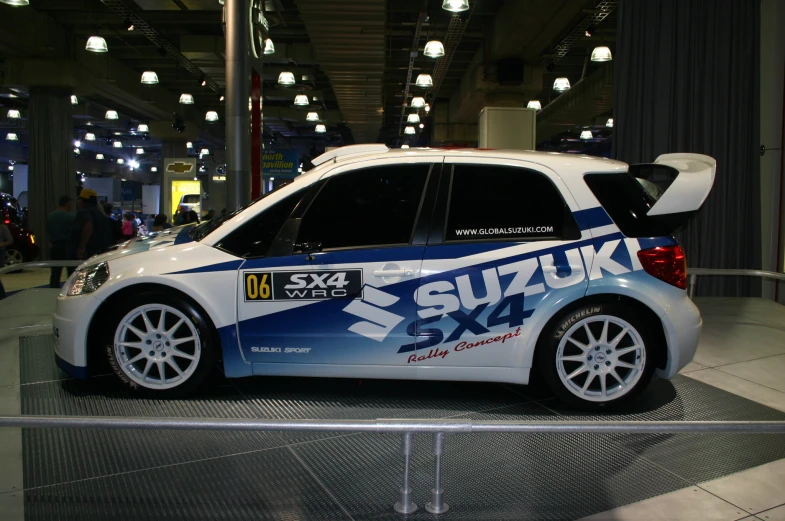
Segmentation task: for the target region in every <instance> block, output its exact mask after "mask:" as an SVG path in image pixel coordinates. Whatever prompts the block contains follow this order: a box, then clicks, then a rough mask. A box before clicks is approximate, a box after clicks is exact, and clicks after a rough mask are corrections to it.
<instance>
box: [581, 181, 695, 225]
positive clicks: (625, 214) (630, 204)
mask: <svg viewBox="0 0 785 521" xmlns="http://www.w3.org/2000/svg"><path fill="white" fill-rule="evenodd" d="M584 180H585V181H586V184H587V185H588V186H589V188H590V189H591V191H592V192H593V193H594V196H595V197H597V200H598V201H599V202H600V204H601V205H602V206H603V208H605V211H606V212H608V215H610V217H611V219H613V222H614V223H616V226H618V227H619V230H621V232H622V233H623V234H624V235H625V236H627V237H662V236H667V235H671V234H673V232H674V231H676V230H677V229H678V228H680V227H681V226H682V225H683V224H684V223H685V222H686V220H687V218H689V216H690V215H691V214H671V215H664V216H659V217H648V216H647V215H646V213H647V212H648V211H649V210H650V209H651V207H652V206H654V203H656V202H657V200H658V199H659V198H660V196H661V195H662V194H663V193H664V191H665V189H667V186H670V184H671V183H672V182H673V180H672V179H668V180H665V182H662V180H659V179H657V178H656V177H655V178H651V179H646V178H643V177H641V178H636V177H634V176H632V175H630V174H626V173H625V174H619V173H614V174H586V175H585V176H584Z"/></svg>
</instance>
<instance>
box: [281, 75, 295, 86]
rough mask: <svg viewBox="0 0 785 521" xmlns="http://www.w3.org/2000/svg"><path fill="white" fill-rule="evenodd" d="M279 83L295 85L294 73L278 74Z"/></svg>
mask: <svg viewBox="0 0 785 521" xmlns="http://www.w3.org/2000/svg"><path fill="white" fill-rule="evenodd" d="M278 83H280V84H281V85H294V83H295V81H294V74H293V73H291V72H282V73H281V74H279V75H278Z"/></svg>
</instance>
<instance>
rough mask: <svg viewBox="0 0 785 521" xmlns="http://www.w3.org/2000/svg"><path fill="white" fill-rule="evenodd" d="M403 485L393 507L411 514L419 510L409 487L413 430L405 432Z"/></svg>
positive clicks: (401, 512) (397, 510)
mask: <svg viewBox="0 0 785 521" xmlns="http://www.w3.org/2000/svg"><path fill="white" fill-rule="evenodd" d="M402 441H403V443H402V448H403V485H402V486H401V491H400V496H399V499H398V501H397V502H396V503H395V504H394V505H393V509H394V510H395V511H396V512H398V513H399V514H411V513H412V512H414V511H416V510H417V505H416V504H414V502H413V501H412V489H411V488H409V463H410V460H411V455H412V445H413V441H414V433H413V432H404V433H403V440H402Z"/></svg>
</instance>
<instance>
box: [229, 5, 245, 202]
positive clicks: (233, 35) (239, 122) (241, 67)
mask: <svg viewBox="0 0 785 521" xmlns="http://www.w3.org/2000/svg"><path fill="white" fill-rule="evenodd" d="M224 9H225V15H224V18H225V20H226V184H227V193H226V199H227V201H226V203H227V208H228V209H229V210H230V211H231V210H234V209H237V208H239V207H240V206H243V205H246V204H248V203H249V202H250V201H251V165H250V159H251V154H250V152H251V137H250V127H251V121H250V117H249V113H248V96H249V91H250V85H251V76H250V66H249V58H248V51H249V47H250V44H251V42H250V10H249V2H248V0H226V5H225V6H224Z"/></svg>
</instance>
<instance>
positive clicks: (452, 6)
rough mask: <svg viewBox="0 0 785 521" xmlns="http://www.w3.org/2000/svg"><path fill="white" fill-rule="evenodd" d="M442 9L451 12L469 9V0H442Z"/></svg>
mask: <svg viewBox="0 0 785 521" xmlns="http://www.w3.org/2000/svg"><path fill="white" fill-rule="evenodd" d="M442 9H444V10H445V11H450V12H452V13H460V12H462V11H468V10H469V0H444V2H442Z"/></svg>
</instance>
